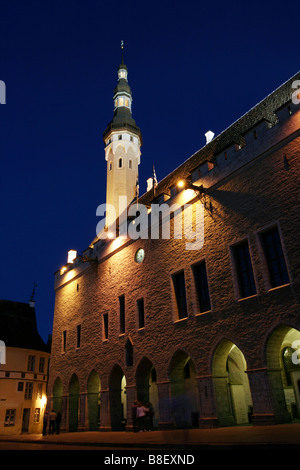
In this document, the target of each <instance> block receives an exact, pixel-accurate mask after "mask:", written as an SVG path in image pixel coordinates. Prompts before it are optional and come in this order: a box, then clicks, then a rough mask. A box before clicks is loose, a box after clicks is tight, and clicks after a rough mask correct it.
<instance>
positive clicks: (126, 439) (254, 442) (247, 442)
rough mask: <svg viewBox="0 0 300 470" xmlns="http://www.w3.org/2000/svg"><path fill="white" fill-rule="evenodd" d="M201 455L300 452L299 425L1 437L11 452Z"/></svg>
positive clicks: (0, 444) (1, 445)
mask: <svg viewBox="0 0 300 470" xmlns="http://www.w3.org/2000/svg"><path fill="white" fill-rule="evenodd" d="M30 446H31V447H30ZM30 448H34V449H40V450H44V449H47V450H50V449H51V450H52V449H69V450H71V449H82V450H91V449H93V450H104V449H106V450H107V449H116V450H120V451H121V450H122V451H123V450H128V451H131V450H132V451H133V450H139V449H140V450H149V451H150V450H153V451H159V450H163V451H167V450H171V451H181V452H184V451H187V450H191V451H195V452H197V451H199V450H201V451H202V450H208V449H209V450H217V449H222V450H224V449H236V450H237V449H248V450H250V449H254V448H256V449H262V450H264V449H272V450H277V449H286V448H289V449H291V450H300V423H294V424H282V425H276V426H235V427H228V428H217V429H189V430H174V431H152V432H149V431H148V432H142V433H132V432H77V433H61V434H59V435H51V436H42V435H41V434H21V435H14V436H0V450H5V449H6V450H12V449H20V450H26V449H30Z"/></svg>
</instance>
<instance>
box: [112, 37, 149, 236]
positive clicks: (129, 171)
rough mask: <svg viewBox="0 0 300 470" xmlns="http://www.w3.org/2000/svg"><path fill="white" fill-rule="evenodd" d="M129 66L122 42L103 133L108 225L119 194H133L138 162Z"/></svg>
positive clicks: (138, 134)
mask: <svg viewBox="0 0 300 470" xmlns="http://www.w3.org/2000/svg"><path fill="white" fill-rule="evenodd" d="M127 75H128V70H127V67H126V65H125V64H124V57H123V43H122V60H121V64H120V65H119V68H118V84H117V86H116V88H115V89H114V96H113V99H114V115H113V119H112V121H111V122H110V123H109V124H108V126H107V128H106V130H105V132H104V133H103V140H104V144H105V159H106V161H107V180H106V204H112V205H113V206H114V208H115V215H114V213H110V211H109V208H108V210H107V213H106V225H107V226H108V227H109V226H110V225H111V224H112V223H113V222H114V220H115V217H117V218H118V216H119V215H120V213H119V197H120V196H127V203H128V204H129V203H130V202H132V200H133V199H134V198H135V196H136V187H137V182H138V166H139V164H140V155H141V151H140V147H141V145H142V136H141V132H140V129H139V128H138V127H137V126H136V123H135V120H134V119H133V118H132V114H131V107H132V94H131V89H130V86H129V84H128V81H127Z"/></svg>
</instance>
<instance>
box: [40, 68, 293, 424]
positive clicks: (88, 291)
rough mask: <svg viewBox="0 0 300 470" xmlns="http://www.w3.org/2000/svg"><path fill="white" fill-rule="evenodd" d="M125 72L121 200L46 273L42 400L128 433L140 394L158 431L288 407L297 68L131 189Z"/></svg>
mask: <svg viewBox="0 0 300 470" xmlns="http://www.w3.org/2000/svg"><path fill="white" fill-rule="evenodd" d="M127 73H128V70H127V67H126V66H125V64H124V61H123V59H122V63H121V64H120V66H119V69H118V85H117V87H116V89H115V92H114V107H115V108H114V117H113V119H112V121H111V123H110V124H109V125H108V126H107V128H106V130H105V132H104V146H105V159H106V161H107V202H108V203H109V204H111V205H112V206H114V207H115V208H116V212H115V213H113V211H112V212H111V213H108V216H107V219H106V223H105V224H104V225H103V227H102V228H103V230H102V231H101V232H100V233H99V234H98V236H97V237H96V238H95V239H94V240H93V241H92V243H91V244H90V245H89V246H88V248H87V249H86V250H85V252H84V253H83V254H82V255H78V256H75V258H73V259H71V260H70V262H69V263H68V264H66V266H64V267H63V268H61V269H60V270H59V271H57V273H56V274H55V312H54V323H53V340H52V353H51V367H50V377H49V389H48V401H49V407H51V408H52V407H53V408H54V409H55V410H56V411H57V410H58V409H59V410H61V411H62V414H63V420H62V429H63V430H98V429H99V430H117V429H124V428H125V429H128V430H129V429H132V418H131V407H132V404H133V402H134V400H136V399H138V400H140V401H142V402H144V403H148V402H151V403H152V405H153V407H154V411H155V414H154V425H155V426H156V427H159V428H161V429H164V428H172V427H174V426H176V427H191V426H196V427H198V426H200V427H213V426H228V425H235V424H244V423H249V422H251V423H253V425H259V424H273V423H286V422H290V421H292V420H293V419H297V418H299V416H300V367H299V358H298V350H299V348H300V309H299V287H300V270H299V266H300V249H299V230H300V227H299V189H300V188H299V183H300V172H299V169H300V105H299V101H300V100H299V99H298V98H299V96H298V97H297V96H296V98H295V93H294V88H293V86H294V84H295V82H296V80H299V79H300V74H299V73H298V74H296V75H295V76H294V77H292V78H290V79H289V80H288V81H287V82H286V83H284V84H283V85H282V86H280V87H279V88H278V89H277V90H275V91H274V92H272V93H271V94H270V95H269V96H267V97H266V98H265V99H264V100H263V101H261V102H260V103H258V104H257V105H256V106H254V107H253V108H252V109H251V110H250V111H249V112H248V113H246V114H245V115H244V116H242V117H241V118H240V119H239V120H237V121H236V122H235V123H233V124H232V125H231V126H230V127H228V128H227V129H226V130H224V131H223V132H222V133H221V134H220V135H218V136H216V137H214V136H212V134H208V140H207V144H206V145H205V146H204V147H203V148H201V149H200V150H199V151H198V152H196V153H195V154H194V155H192V156H191V157H190V158H188V159H187V160H186V161H185V162H184V163H182V165H181V166H179V167H178V168H176V169H175V170H174V171H172V172H171V173H170V174H169V175H168V176H166V177H165V178H164V179H163V180H161V181H159V182H158V183H157V182H156V181H155V179H154V178H153V184H149V186H148V190H147V192H146V193H145V194H143V195H141V196H140V197H138V199H137V196H138V193H137V192H136V181H137V177H138V166H139V164H140V146H141V144H142V138H141V132H140V129H139V128H138V127H137V126H136V123H135V121H134V120H133V118H132V109H131V103H132V95H131V90H130V87H129V85H128V76H127ZM212 137H213V138H212ZM164 157H165V158H168V157H169V156H168V155H165V156H164ZM150 183H151V181H150ZM119 196H121V197H123V196H126V197H127V201H128V204H129V205H128V207H125V208H124V207H122V209H120V206H119V201H120V199H119ZM116 198H118V199H116ZM134 198H135V199H134ZM136 203H137V204H138V210H137V208H136V205H135V204H136ZM145 211H146V212H145ZM111 229H113V230H112V231H111ZM110 237H111V238H110Z"/></svg>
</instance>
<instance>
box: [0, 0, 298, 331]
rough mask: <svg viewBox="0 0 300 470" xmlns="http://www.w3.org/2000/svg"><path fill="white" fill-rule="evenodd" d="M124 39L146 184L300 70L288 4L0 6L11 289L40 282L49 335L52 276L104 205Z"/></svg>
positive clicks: (4, 216) (0, 141)
mask: <svg viewBox="0 0 300 470" xmlns="http://www.w3.org/2000/svg"><path fill="white" fill-rule="evenodd" d="M121 40H124V43H125V62H126V64H127V66H128V70H129V75H128V79H129V84H130V86H131V89H132V93H133V117H134V118H135V120H136V123H137V125H138V126H139V127H140V128H141V131H142V135H143V141H144V142H143V147H142V157H141V165H140V193H144V192H145V191H146V180H147V178H148V177H150V176H151V175H152V165H153V164H154V165H155V169H156V174H157V178H158V180H160V179H162V178H163V177H164V176H166V175H167V174H169V173H170V172H171V171H172V170H173V169H174V168H176V167H177V166H179V165H180V164H181V163H182V162H183V161H185V160H186V159H187V158H189V157H190V156H191V155H192V154H193V153H195V152H196V151H197V150H198V149H200V148H201V147H203V146H204V145H205V137H204V134H205V132H206V131H208V130H212V131H213V132H214V133H215V135H218V134H219V133H220V132H222V131H223V130H224V129H226V128H227V127H228V126H230V125H231V124H232V123H233V122H234V121H235V120H236V119H238V118H239V117H240V116H242V115H243V114H244V113H246V112H247V111H248V110H249V109H250V108H252V107H253V106H255V105H256V104H257V103H258V102H259V101H261V100H262V99H263V98H264V97H265V96H267V95H268V94H269V93H271V92H272V91H274V90H275V89H276V88H277V87H278V86H280V85H281V84H282V83H283V82H285V81H286V80H288V79H289V78H290V77H291V76H293V75H294V74H295V73H296V72H297V71H298V70H299V14H298V12H297V9H296V7H293V6H291V7H290V8H286V7H284V6H283V5H282V3H280V2H277V3H275V2H271V1H265V2H264V1H262V0H261V1H259V2H258V1H256V0H255V1H252V2H241V1H239V2H232V1H228V2H199V1H189V0H187V1H184V2H183V1H173V2H172V1H163V0H161V1H156V0H154V1H151V2H144V1H142V0H140V1H132V0H127V1H124V0H123V1H121V2H120V1H119V0H116V1H114V2H108V1H105V2H104V1H99V0H98V1H96V0H86V1H78V0H73V1H63V0H62V1H57V0H52V1H48V0H44V1H40V0H39V1H35V0H31V1H29V0H27V1H26V0H20V1H15V0H10V1H7V2H4V1H3V2H2V3H1V17H0V47H1V53H0V65H1V67H0V80H3V81H4V82H5V83H6V89H7V95H6V101H7V103H6V105H2V106H1V108H0V112H1V118H0V119H1V125H0V156H1V159H0V161H1V170H0V177H1V180H0V183H1V186H0V191H1V194H0V196H1V199H0V200H1V230H0V243H1V269H0V275H1V278H0V298H1V299H7V300H15V301H20V302H27V301H28V300H29V298H30V295H31V292H32V288H33V283H34V281H36V283H37V288H36V311H37V321H38V329H39V332H40V334H41V336H42V337H43V339H44V340H47V337H48V334H49V333H51V331H52V321H53V309H54V290H53V285H54V276H53V273H54V272H55V271H56V270H58V269H59V268H60V267H61V266H62V265H63V264H65V263H66V260H67V252H68V250H69V249H71V248H72V249H76V250H77V251H78V252H79V253H81V252H82V251H83V250H84V249H86V248H87V247H88V245H89V244H90V242H91V241H92V239H93V238H94V236H95V233H96V224H97V222H99V217H96V208H97V206H98V205H99V204H102V203H104V202H105V184H106V162H105V159H104V146H103V142H102V133H103V131H104V129H105V128H106V125H107V124H108V122H109V121H110V120H111V118H112V114H113V101H112V96H113V89H114V87H115V86H116V83H117V68H118V65H119V63H120V58H121V52H120V41H121ZM0 336H1V332H0ZM0 339H1V337H0Z"/></svg>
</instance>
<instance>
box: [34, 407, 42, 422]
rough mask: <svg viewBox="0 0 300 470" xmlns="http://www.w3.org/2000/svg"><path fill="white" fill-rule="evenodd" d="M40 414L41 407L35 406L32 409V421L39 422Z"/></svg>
mask: <svg viewBox="0 0 300 470" xmlns="http://www.w3.org/2000/svg"><path fill="white" fill-rule="evenodd" d="M40 415H41V409H40V408H35V410H34V420H33V422H34V423H39V422H40Z"/></svg>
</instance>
